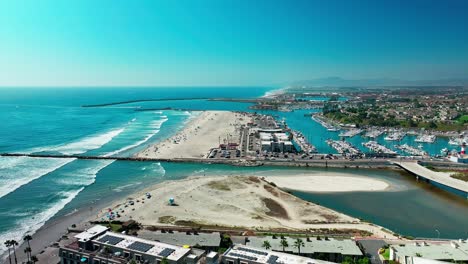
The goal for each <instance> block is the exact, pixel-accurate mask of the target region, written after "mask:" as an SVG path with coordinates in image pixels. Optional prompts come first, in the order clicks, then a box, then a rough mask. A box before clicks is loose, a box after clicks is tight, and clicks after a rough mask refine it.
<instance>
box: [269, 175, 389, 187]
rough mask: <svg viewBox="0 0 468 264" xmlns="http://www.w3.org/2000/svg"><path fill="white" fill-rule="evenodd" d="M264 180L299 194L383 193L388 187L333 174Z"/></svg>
mask: <svg viewBox="0 0 468 264" xmlns="http://www.w3.org/2000/svg"><path fill="white" fill-rule="evenodd" d="M265 179H266V180H267V181H269V182H273V183H274V184H275V185H277V186H278V187H280V188H282V189H287V190H295V191H301V192H356V191H383V190H385V189H387V188H388V187H389V186H390V185H389V184H388V183H387V182H385V181H383V180H380V179H372V178H369V177H359V176H355V175H353V174H346V173H335V172H320V173H311V174H307V175H297V176H268V177H265Z"/></svg>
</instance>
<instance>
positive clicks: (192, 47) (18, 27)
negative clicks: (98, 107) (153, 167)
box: [0, 0, 468, 86]
mask: <svg viewBox="0 0 468 264" xmlns="http://www.w3.org/2000/svg"><path fill="white" fill-rule="evenodd" d="M467 73H468V1H464V0H440V1H432V0H411V1H406V0H404V1H399V0H388V1H379V0H366V1H364V0H362V1H355V0H348V1H346V0H323V1H315V0H307V1H293V0H287V1H286V0H285V1H280V0H255V1H253V0H246V1H241V0H237V1H234V0H232V1H227V0H226V1H223V0H207V1H204V0H193V1H184V0H167V1H157V0H147V1H144V0H140V1H139V0H127V1H123V0H69V1H63V0H57V1H53V0H40V1H37V0H11V1H1V2H0V86H12V85H14V86H24V85H25V86H36V85H37V86H48V85H55V86H60V85H271V84H283V83H288V82H291V81H297V80H304V79H313V78H319V77H327V76H341V77H344V78H349V79H357V78H380V77H390V78H403V79H438V78H461V77H467Z"/></svg>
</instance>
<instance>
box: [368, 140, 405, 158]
mask: <svg viewBox="0 0 468 264" xmlns="http://www.w3.org/2000/svg"><path fill="white" fill-rule="evenodd" d="M362 145H363V146H364V147H366V148H368V149H370V150H371V151H372V152H374V153H379V154H388V155H396V154H397V153H396V152H395V151H393V150H391V149H389V148H387V147H385V146H382V145H380V144H379V143H377V142H376V141H369V142H365V143H362Z"/></svg>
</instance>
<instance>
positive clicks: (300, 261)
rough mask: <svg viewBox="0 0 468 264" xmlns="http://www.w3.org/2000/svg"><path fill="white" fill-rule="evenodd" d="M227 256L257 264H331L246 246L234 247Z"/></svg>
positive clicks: (226, 253)
mask: <svg viewBox="0 0 468 264" xmlns="http://www.w3.org/2000/svg"><path fill="white" fill-rule="evenodd" d="M224 255H225V256H227V257H230V258H236V259H240V260H248V261H255V263H265V264H270V263H271V264H275V263H288V264H326V263H331V262H327V261H323V260H315V259H311V258H306V257H301V256H296V255H292V254H287V253H281V252H273V251H270V250H264V249H258V248H253V247H249V246H244V245H234V246H233V247H232V248H230V249H228V250H227V251H226V252H225V253H224Z"/></svg>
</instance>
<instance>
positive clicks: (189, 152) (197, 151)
mask: <svg viewBox="0 0 468 264" xmlns="http://www.w3.org/2000/svg"><path fill="white" fill-rule="evenodd" d="M248 122H250V117H249V116H248V115H246V114H242V113H237V112H229V111H203V112H202V113H201V114H200V115H198V116H197V117H195V118H194V119H192V120H190V121H189V122H188V123H187V125H186V126H185V127H184V128H183V129H182V130H181V131H180V132H178V133H177V134H176V135H174V136H172V137H170V138H168V139H166V140H164V141H162V142H159V143H158V144H155V145H152V146H150V147H148V148H147V149H145V150H143V151H142V152H140V153H138V154H137V156H138V157H143V158H155V159H158V158H164V159H174V158H181V159H183V158H203V157H206V156H207V154H208V153H209V151H210V149H211V148H215V147H218V145H219V143H225V142H226V138H227V137H229V142H237V143H239V142H238V141H239V128H240V126H241V125H243V124H244V125H245V124H247V123H248Z"/></svg>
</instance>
